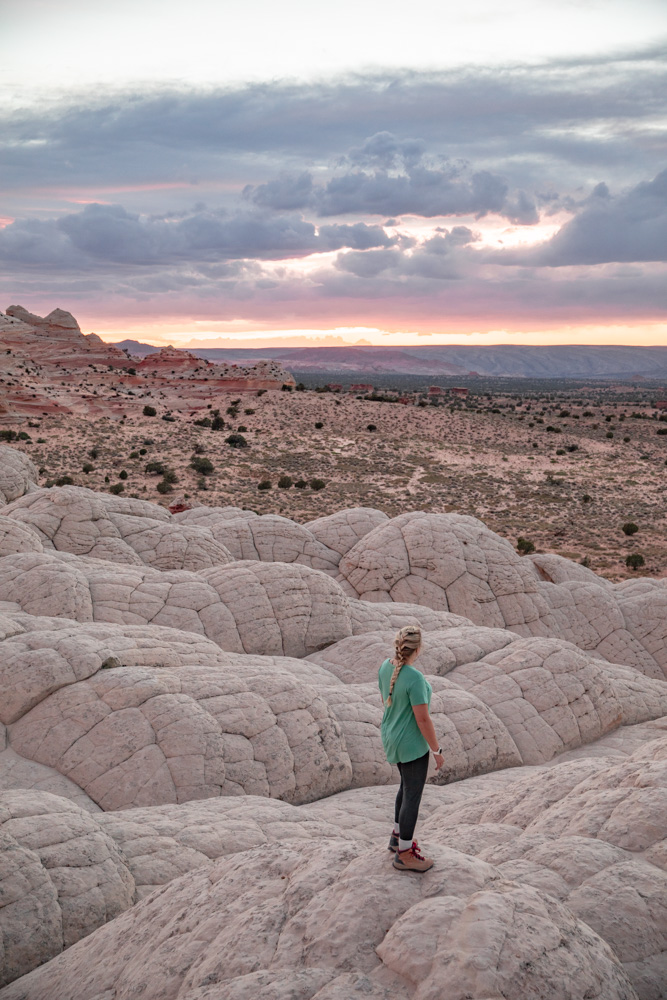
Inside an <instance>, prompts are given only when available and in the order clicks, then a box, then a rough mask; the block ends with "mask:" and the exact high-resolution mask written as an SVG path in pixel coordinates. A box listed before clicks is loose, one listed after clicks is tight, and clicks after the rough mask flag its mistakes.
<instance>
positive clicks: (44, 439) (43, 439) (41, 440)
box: [37, 438, 46, 444]
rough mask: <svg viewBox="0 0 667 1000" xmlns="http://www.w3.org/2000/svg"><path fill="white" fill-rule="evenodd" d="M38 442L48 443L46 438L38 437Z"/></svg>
mask: <svg viewBox="0 0 667 1000" xmlns="http://www.w3.org/2000/svg"><path fill="white" fill-rule="evenodd" d="M37 444H46V438H37Z"/></svg>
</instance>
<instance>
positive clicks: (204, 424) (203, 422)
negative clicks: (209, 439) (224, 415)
mask: <svg viewBox="0 0 667 1000" xmlns="http://www.w3.org/2000/svg"><path fill="white" fill-rule="evenodd" d="M193 423H194V425H195V427H210V426H211V421H210V420H209V418H208V417H202V418H201V420H195V421H193Z"/></svg>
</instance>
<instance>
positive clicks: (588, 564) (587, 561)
mask: <svg viewBox="0 0 667 1000" xmlns="http://www.w3.org/2000/svg"><path fill="white" fill-rule="evenodd" d="M579 565H580V566H585V567H586V569H590V568H591V557H590V556H584V558H583V559H580V560H579Z"/></svg>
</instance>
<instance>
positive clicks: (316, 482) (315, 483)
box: [309, 479, 327, 490]
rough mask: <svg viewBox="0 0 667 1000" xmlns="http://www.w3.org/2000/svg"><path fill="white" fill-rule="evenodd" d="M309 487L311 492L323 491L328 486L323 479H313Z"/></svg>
mask: <svg viewBox="0 0 667 1000" xmlns="http://www.w3.org/2000/svg"><path fill="white" fill-rule="evenodd" d="M309 485H310V488H311V490H323V489H324V487H325V486H326V485H327V484H326V483H325V482H324V480H323V479H311V480H310V483H309Z"/></svg>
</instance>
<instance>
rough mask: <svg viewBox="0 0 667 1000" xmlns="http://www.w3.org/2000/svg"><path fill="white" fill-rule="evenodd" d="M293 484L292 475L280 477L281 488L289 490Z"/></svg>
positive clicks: (279, 484)
mask: <svg viewBox="0 0 667 1000" xmlns="http://www.w3.org/2000/svg"><path fill="white" fill-rule="evenodd" d="M291 485H292V477H291V476H281V477H280V479H279V480H278V486H279V488H280V489H281V490H288V489H289V488H290V486H291Z"/></svg>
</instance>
